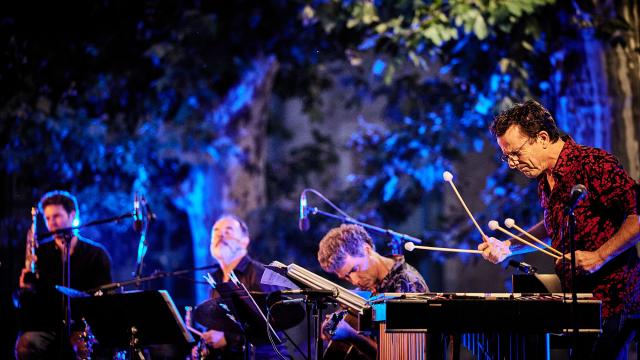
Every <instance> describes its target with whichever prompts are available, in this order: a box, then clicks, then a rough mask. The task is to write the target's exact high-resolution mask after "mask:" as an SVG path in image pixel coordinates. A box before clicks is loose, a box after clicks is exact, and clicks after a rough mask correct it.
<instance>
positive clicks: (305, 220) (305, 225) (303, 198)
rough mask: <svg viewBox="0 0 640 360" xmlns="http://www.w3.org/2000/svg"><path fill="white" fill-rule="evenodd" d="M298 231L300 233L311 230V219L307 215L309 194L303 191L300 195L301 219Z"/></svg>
mask: <svg viewBox="0 0 640 360" xmlns="http://www.w3.org/2000/svg"><path fill="white" fill-rule="evenodd" d="M298 229H300V231H307V230H309V217H308V213H307V193H306V192H305V191H304V190H303V191H302V194H300V217H299V220H298Z"/></svg>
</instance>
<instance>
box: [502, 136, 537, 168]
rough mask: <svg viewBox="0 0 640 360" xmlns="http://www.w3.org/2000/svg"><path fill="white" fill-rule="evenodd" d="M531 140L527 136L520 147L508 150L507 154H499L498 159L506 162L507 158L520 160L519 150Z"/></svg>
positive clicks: (507, 161)
mask: <svg viewBox="0 0 640 360" xmlns="http://www.w3.org/2000/svg"><path fill="white" fill-rule="evenodd" d="M530 141H531V138H527V139H526V140H525V141H524V142H523V143H522V145H520V147H518V148H517V149H515V150H513V151H510V152H509V153H508V154H502V155H501V156H500V161H502V162H506V163H509V160H511V161H514V162H515V161H520V152H521V151H522V149H523V148H524V146H525V145H526V144H527V143H528V142H530Z"/></svg>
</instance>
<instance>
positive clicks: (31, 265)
mask: <svg viewBox="0 0 640 360" xmlns="http://www.w3.org/2000/svg"><path fill="white" fill-rule="evenodd" d="M37 225H38V210H37V208H36V207H35V206H34V207H32V208H31V229H29V232H28V233H27V247H26V254H25V257H24V268H25V269H26V270H27V272H26V273H25V274H24V283H25V284H33V283H34V282H35V280H36V278H37V275H38V268H37V266H36V249H37V248H38V232H37Z"/></svg>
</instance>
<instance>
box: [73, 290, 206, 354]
mask: <svg viewBox="0 0 640 360" xmlns="http://www.w3.org/2000/svg"><path fill="white" fill-rule="evenodd" d="M72 301H73V305H74V307H73V309H74V314H75V316H76V318H85V319H86V321H87V323H88V324H89V326H91V330H92V332H93V333H94V335H95V337H96V339H97V340H98V342H99V343H100V345H101V346H102V347H106V348H129V350H130V351H131V353H130V356H132V355H133V353H137V354H139V356H140V358H144V357H143V356H142V353H141V351H140V349H141V348H143V347H146V346H150V345H164V344H173V345H187V344H189V343H193V342H194V339H193V337H192V336H191V333H189V331H187V328H186V327H185V324H184V322H183V320H182V317H181V316H180V313H178V310H177V309H176V306H175V304H174V303H173V300H171V296H170V295H169V293H168V292H167V291H165V290H154V291H132V292H126V293H122V294H111V295H103V296H92V297H84V298H76V299H72Z"/></svg>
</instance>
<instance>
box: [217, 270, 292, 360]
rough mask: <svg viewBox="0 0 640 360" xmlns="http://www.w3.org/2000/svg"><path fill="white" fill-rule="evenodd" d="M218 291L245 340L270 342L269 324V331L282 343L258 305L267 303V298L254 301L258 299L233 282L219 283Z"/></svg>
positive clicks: (256, 343) (248, 341) (262, 342)
mask: <svg viewBox="0 0 640 360" xmlns="http://www.w3.org/2000/svg"><path fill="white" fill-rule="evenodd" d="M216 291H217V292H218V294H220V298H219V301H220V302H222V303H223V304H225V305H226V306H227V308H228V309H229V313H230V315H232V316H233V317H234V319H235V321H236V323H237V324H238V326H239V327H240V328H241V331H242V332H243V336H244V337H245V342H247V343H250V344H252V345H259V344H266V343H267V342H268V339H267V337H268V336H267V326H269V327H270V330H269V331H272V335H274V337H275V339H276V340H277V342H278V343H282V340H281V339H280V338H279V336H278V335H277V334H276V332H275V330H273V327H271V325H267V321H266V317H265V315H264V313H263V312H262V309H261V308H260V305H258V304H266V298H260V299H258V301H257V302H254V301H255V300H256V299H253V298H252V297H251V294H250V293H248V292H247V291H246V290H245V289H244V288H243V287H238V286H236V285H234V284H233V283H232V282H226V283H219V284H218V285H217V286H216ZM256 305H257V306H256ZM245 345H246V344H245ZM246 348H248V347H246Z"/></svg>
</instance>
